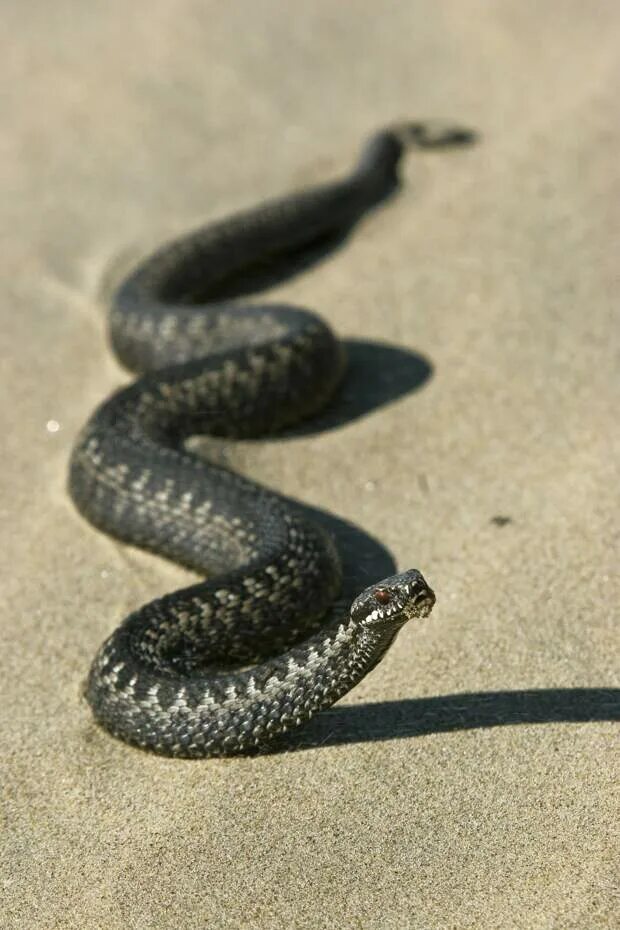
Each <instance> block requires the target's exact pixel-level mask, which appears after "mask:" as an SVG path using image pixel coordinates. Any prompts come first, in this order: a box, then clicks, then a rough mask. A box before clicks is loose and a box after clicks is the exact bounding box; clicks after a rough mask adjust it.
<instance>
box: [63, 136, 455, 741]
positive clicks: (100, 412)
mask: <svg viewBox="0 0 620 930" xmlns="http://www.w3.org/2000/svg"><path fill="white" fill-rule="evenodd" d="M462 141H467V134H466V133H465V132H463V131H460V130H457V129H442V128H440V129H438V130H436V129H434V128H433V126H432V125H429V124H405V125H402V126H397V127H394V128H391V129H387V130H384V131H381V132H378V133H376V134H375V135H373V136H372V137H371V138H370V139H369V141H368V142H367V144H366V146H365V147H364V149H363V151H362V153H361V157H360V158H359V160H358V162H357V164H356V166H355V167H354V169H353V170H352V171H351V172H350V173H349V174H347V175H346V176H344V177H343V178H341V179H338V180H335V181H332V182H330V183H326V184H323V185H320V186H316V187H314V188H311V189H307V190H304V191H302V192H300V193H295V194H292V195H289V196H287V197H283V198H281V199H279V200H275V201H273V202H268V203H264V204H261V205H259V206H258V207H256V208H254V209H251V210H247V211H245V212H242V213H239V214H236V215H233V216H231V217H228V218H225V219H223V220H220V221H218V222H214V223H212V224H210V225H208V226H206V227H204V228H201V229H199V230H197V231H195V232H192V233H190V234H187V235H185V236H183V237H181V238H179V239H178V240H176V241H173V242H171V243H168V244H166V245H164V246H163V247H161V248H159V249H158V250H156V251H155V252H154V253H153V254H152V255H151V256H149V257H147V258H146V259H145V260H144V261H143V262H142V263H141V264H139V265H138V267H137V268H136V269H135V270H134V271H133V272H132V273H131V274H129V276H128V277H127V278H126V279H125V280H124V281H123V282H122V283H121V285H120V286H119V288H118V290H117V291H116V293H115V296H114V298H113V301H112V307H111V314H110V318H109V331H110V338H111V343H112V347H113V349H114V351H115V353H116V355H117V357H118V359H119V360H120V361H121V362H122V363H123V365H124V366H125V367H127V368H129V369H130V370H132V371H134V372H136V373H138V375H139V377H138V378H137V379H136V380H135V381H134V382H133V383H131V384H130V385H129V386H127V387H124V388H122V389H120V390H118V391H117V392H116V393H115V394H113V396H111V397H110V398H109V399H108V400H106V401H105V402H104V403H103V404H102V405H101V406H100V407H99V408H98V409H97V410H96V411H95V413H94V414H93V415H92V417H91V418H90V420H89V421H88V422H87V424H86V426H85V427H84V428H83V430H82V432H81V434H80V436H79V438H78V440H77V442H76V444H75V447H74V449H73V452H72V455H71V461H70V474H69V492H70V494H71V497H72V498H73V501H74V502H75V504H76V506H77V508H78V510H79V511H80V512H81V513H82V514H83V516H85V517H86V518H87V520H89V521H90V523H92V524H93V525H94V526H95V527H97V528H99V529H100V530H102V531H104V532H105V533H107V534H109V535H111V536H113V537H116V538H117V539H120V540H122V541H124V542H127V543H131V544H133V545H136V546H139V547H141V548H143V549H146V550H150V551H152V552H154V553H157V554H158V555H161V556H164V557H166V558H168V559H171V560H173V561H175V562H177V563H179V564H181V565H183V566H185V567H187V568H189V569H191V570H193V571H195V572H197V573H199V574H200V575H202V576H205V577H206V579H207V580H204V581H201V582H199V583H197V584H193V585H192V586H190V587H187V588H184V589H182V590H179V591H175V592H174V593H171V594H168V595H166V596H164V597H161V598H159V599H157V600H154V601H152V602H151V603H148V604H146V605H145V606H143V607H141V608H140V609H139V610H136V611H135V612H134V613H132V614H130V615H129V616H128V617H127V618H126V619H125V620H124V621H123V622H122V624H121V625H120V626H119V627H118V628H117V629H116V630H115V631H114V632H113V633H112V635H111V636H110V637H109V638H108V639H107V640H106V641H105V642H104V643H103V645H102V646H101V648H100V649H99V651H98V653H97V655H96V657H95V659H94V661H93V664H92V667H91V670H90V673H89V676H88V679H87V682H86V684H85V695H86V698H87V700H88V702H89V704H90V706H91V708H92V711H93V713H94V716H95V718H96V720H97V721H98V722H99V723H100V724H102V725H103V726H104V727H106V728H107V729H108V730H109V731H110V732H111V733H112V734H114V735H115V736H117V737H120V738H121V739H124V740H126V741H127V742H129V743H132V744H134V745H137V746H141V747H145V748H149V749H151V750H154V751H156V752H160V753H164V754H167V755H171V756H184V757H206V756H217V755H231V754H236V753H244V752H249V751H252V750H256V749H259V750H260V749H263V748H265V747H268V746H269V745H270V744H271V743H272V741H273V740H274V739H275V738H277V737H279V736H280V735H281V734H282V733H284V732H286V731H287V730H289V729H292V728H294V727H297V726H299V725H300V724H302V723H303V722H305V721H306V720H308V719H309V718H310V717H311V716H312V715H313V714H315V713H316V712H317V711H319V710H321V709H322V708H326V707H328V706H329V705H331V704H332V703H333V702H334V701H336V700H337V699H338V698H340V697H341V696H342V695H343V694H345V693H346V692H347V691H348V690H349V689H350V688H352V687H353V686H354V685H355V684H356V683H357V682H359V681H360V679H361V678H362V677H363V676H364V675H366V674H367V672H369V671H370V670H371V669H372V668H373V667H374V666H375V665H376V664H377V662H379V660H380V659H381V658H382V656H383V655H384V653H385V651H386V650H387V648H388V647H389V645H390V643H391V642H392V641H393V639H394V637H395V636H396V634H397V632H398V630H399V629H400V628H401V626H402V625H403V624H404V623H405V622H406V621H407V620H409V619H412V618H423V617H425V616H427V615H428V613H429V612H430V610H431V608H432V606H433V603H434V601H435V596H434V594H433V592H432V591H431V589H430V588H429V586H428V585H427V584H426V582H425V580H424V578H423V577H422V575H421V574H420V573H419V572H418V571H416V570H409V571H405V572H402V573H400V574H397V575H394V576H393V577H390V578H386V579H383V580H381V581H379V582H377V583H376V584H374V585H372V586H371V587H369V588H367V589H366V590H365V591H363V592H362V593H361V594H359V596H357V597H356V598H355V599H354V600H353V603H352V604H351V605H350V606H349V605H343V604H342V603H341V602H339V600H338V596H339V591H340V586H341V568H340V560H339V556H338V552H337V551H336V547H335V544H334V542H333V541H332V539H331V537H330V535H329V534H328V533H327V532H326V531H325V530H324V529H322V528H320V527H319V526H318V525H315V524H314V523H313V522H312V521H310V520H308V519H306V518H304V517H303V516H300V514H299V513H298V512H296V511H295V510H294V509H292V508H291V506H290V505H288V504H287V502H286V500H284V499H282V498H281V497H280V496H279V495H277V494H275V493H274V492H272V491H269V490H267V488H265V487H262V486H260V485H258V484H256V483H254V482H252V481H250V480H249V479H247V478H245V477H242V476H241V475H238V474H236V473H234V472H233V471H231V470H228V469H226V468H223V467H221V466H220V465H216V464H213V463H208V462H206V461H205V460H204V459H203V458H201V457H199V456H198V455H196V454H194V453H192V452H191V451H189V450H188V449H187V447H186V444H185V440H186V439H187V438H188V437H190V436H193V435H195V434H209V435H212V436H222V437H231V438H245V437H256V436H262V435H265V434H269V433H273V432H275V431H277V430H281V429H282V428H283V427H286V426H288V425H290V424H293V423H295V422H297V421H299V420H301V419H302V418H305V417H309V416H311V415H312V414H314V413H315V412H317V411H318V410H319V409H320V408H322V407H323V406H324V405H325V404H326V403H327V401H328V400H329V398H330V397H331V396H332V394H333V393H334V390H335V389H336V387H337V385H338V383H339V381H340V379H341V377H342V374H343V371H344V364H345V360H344V357H343V350H342V348H341V345H340V343H339V342H338V340H337V339H336V337H335V336H334V334H333V333H332V331H331V330H330V329H329V327H328V326H327V325H326V324H325V323H324V322H323V320H322V319H320V318H319V317H318V316H316V315H315V314H313V313H310V312H308V311H305V310H300V309H299V308H294V307H290V306H283V305H270V304H269V305H263V304H260V305H258V304H247V303H244V302H243V301H239V300H236V301H234V302H232V303H231V302H230V301H225V300H224V301H219V300H217V298H216V297H215V298H214V296H213V295H214V294H215V295H216V294H217V289H218V286H219V285H220V284H221V282H222V281H225V280H231V279H233V280H234V278H235V276H237V275H239V274H242V273H243V271H244V270H246V269H247V268H248V267H250V266H254V265H256V264H257V263H258V262H260V261H261V260H263V259H265V258H267V259H269V258H270V257H272V256H274V255H281V254H284V255H286V254H287V253H289V252H299V250H303V249H304V248H305V247H306V246H311V245H312V244H313V243H316V242H318V241H320V240H321V239H322V238H323V237H325V236H328V235H330V234H332V233H334V232H336V231H338V230H341V229H346V228H347V227H350V226H351V225H352V224H353V223H354V222H355V220H356V219H357V218H359V217H360V216H361V215H362V214H363V213H364V212H365V211H366V210H368V209H369V208H371V207H372V206H373V205H375V204H376V203H378V202H379V201H380V200H381V199H383V197H385V196H386V194H387V193H389V192H390V191H391V190H392V189H394V187H395V186H396V182H397V175H396V169H397V165H398V162H399V159H400V157H401V154H402V152H403V150H404V148H405V147H406V146H407V145H409V144H417V145H419V146H429V147H431V146H438V145H446V144H458V143H460V142H462Z"/></svg>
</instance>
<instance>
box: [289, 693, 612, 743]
mask: <svg viewBox="0 0 620 930" xmlns="http://www.w3.org/2000/svg"><path fill="white" fill-rule="evenodd" d="M596 721H620V688H544V689H528V690H523V691H481V692H475V693H463V694H448V695H444V696H441V697H430V698H406V699H403V700H400V701H379V702H377V703H373V704H357V705H345V706H336V707H333V708H331V709H329V710H326V711H324V712H323V713H322V714H319V715H318V716H317V717H315V718H313V719H312V720H311V721H310V722H309V723H308V724H307V725H306V726H305V728H304V729H303V730H301V731H299V733H295V734H291V735H290V737H289V738H288V739H287V740H286V744H285V745H282V747H281V748H282V749H286V750H288V751H295V750H302V749H313V748H317V747H321V746H341V745H348V744H351V743H368V742H384V741H387V740H394V739H410V738H412V737H416V736H427V735H429V734H431V733H453V732H458V731H463V730H476V729H482V728H488V727H501V726H515V725H519V724H541V723H591V722H596Z"/></svg>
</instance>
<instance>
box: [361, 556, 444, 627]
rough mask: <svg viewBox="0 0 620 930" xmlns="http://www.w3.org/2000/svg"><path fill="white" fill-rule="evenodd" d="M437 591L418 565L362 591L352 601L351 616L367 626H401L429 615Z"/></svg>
mask: <svg viewBox="0 0 620 930" xmlns="http://www.w3.org/2000/svg"><path fill="white" fill-rule="evenodd" d="M434 603H435V595H434V593H433V591H432V589H431V588H429V586H428V584H427V583H426V581H425V580H424V578H423V577H422V575H421V573H420V572H419V571H417V569H415V568H412V569H409V570H408V571H406V572H400V573H399V574H398V575H392V576H391V577H390V578H384V579H383V581H379V582H377V584H373V585H371V586H370V587H369V588H366V590H365V591H362V593H361V594H359V595H358V596H357V597H356V598H355V600H354V601H353V604H352V605H351V618H352V619H353V620H355V621H357V622H358V623H359V624H360V625H361V626H363V627H366V628H367V629H373V628H377V627H381V626H389V627H391V626H400V625H401V624H403V623H406V622H407V620H413V619H417V618H419V619H422V618H424V617H428V615H429V614H430V612H431V610H432V609H433V604H434Z"/></svg>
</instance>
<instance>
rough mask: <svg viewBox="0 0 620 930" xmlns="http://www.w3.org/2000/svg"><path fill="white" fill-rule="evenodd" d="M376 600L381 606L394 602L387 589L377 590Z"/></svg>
mask: <svg viewBox="0 0 620 930" xmlns="http://www.w3.org/2000/svg"><path fill="white" fill-rule="evenodd" d="M375 598H376V599H377V600H378V601H379V603H380V604H389V603H390V601H391V600H392V595H391V594H390V592H389V591H386V589H385V588H377V590H376V591H375Z"/></svg>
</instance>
